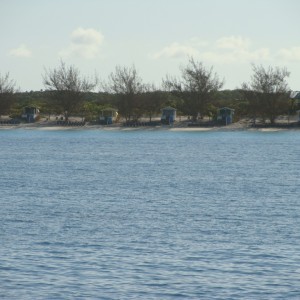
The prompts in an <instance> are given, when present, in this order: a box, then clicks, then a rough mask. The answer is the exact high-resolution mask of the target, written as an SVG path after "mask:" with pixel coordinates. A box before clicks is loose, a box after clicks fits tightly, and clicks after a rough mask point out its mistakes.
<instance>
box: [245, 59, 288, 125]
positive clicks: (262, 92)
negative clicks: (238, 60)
mask: <svg viewBox="0 0 300 300" xmlns="http://www.w3.org/2000/svg"><path fill="white" fill-rule="evenodd" d="M252 69H253V75H252V78H251V82H250V83H249V84H247V83H244V84H243V86H242V90H243V95H244V97H245V99H246V100H247V101H248V107H249V112H250V113H251V114H252V117H253V119H254V121H255V120H256V118H257V117H260V118H262V120H263V121H265V120H266V119H269V121H270V123H271V124H274V123H275V119H276V117H278V116H279V115H281V114H284V113H287V112H288V109H289V92H290V90H289V88H288V84H287V82H286V78H287V77H289V75H290V73H289V72H288V71H287V70H286V69H285V68H282V69H280V68H272V67H269V68H268V69H265V68H264V67H262V66H255V65H253V66H252Z"/></svg>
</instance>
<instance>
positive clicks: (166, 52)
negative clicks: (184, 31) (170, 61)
mask: <svg viewBox="0 0 300 300" xmlns="http://www.w3.org/2000/svg"><path fill="white" fill-rule="evenodd" d="M197 54H198V51H197V49H195V48H194V47H192V46H189V45H180V44H179V43H173V44H171V45H169V46H166V47H164V48H163V49H162V50H160V51H158V52H156V53H154V54H153V55H152V58H154V59H159V58H165V57H166V58H178V57H186V56H189V55H190V56H196V55H197Z"/></svg>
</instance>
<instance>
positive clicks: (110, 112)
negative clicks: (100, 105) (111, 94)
mask: <svg viewBox="0 0 300 300" xmlns="http://www.w3.org/2000/svg"><path fill="white" fill-rule="evenodd" d="M117 117H118V111H117V110H116V109H114V108H111V107H108V108H104V109H102V110H101V114H100V117H99V122H100V124H103V125H109V124H112V123H114V122H115V121H116V119H117Z"/></svg>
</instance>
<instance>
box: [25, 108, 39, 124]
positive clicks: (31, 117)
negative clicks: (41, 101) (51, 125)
mask: <svg viewBox="0 0 300 300" xmlns="http://www.w3.org/2000/svg"><path fill="white" fill-rule="evenodd" d="M39 114H40V110H39V108H38V107H36V106H25V107H24V108H23V112H22V116H21V117H22V119H26V121H27V122H29V123H32V122H34V121H35V120H36V119H37V118H38V116H39Z"/></svg>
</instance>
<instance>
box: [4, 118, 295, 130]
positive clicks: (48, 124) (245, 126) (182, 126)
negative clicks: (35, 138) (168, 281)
mask: <svg viewBox="0 0 300 300" xmlns="http://www.w3.org/2000/svg"><path fill="white" fill-rule="evenodd" d="M16 129H24V130H44V131H49V130H52V131H53V130H73V131H74V130H76V131H77V130H78V131H80V130H105V131H115V130H118V131H157V130H169V131H178V132H184V131H189V132H204V131H236V130H250V131H251V130H255V131H261V132H276V131H284V130H299V129H300V126H299V125H298V126H291V127H288V126H282V123H278V124H277V126H276V125H275V126H272V127H269V126H268V125H266V126H265V127H263V126H259V127H252V126H251V124H250V123H249V122H245V121H239V122H236V123H233V124H230V125H227V126H193V127H189V126H188V123H187V122H185V121H183V122H180V121H178V122H175V123H174V124H173V125H158V126H136V127H135V126H124V125H123V123H117V124H112V125H99V124H96V125H95V124H89V123H86V124H85V125H83V126H62V125H57V122H55V121H45V120H43V121H39V122H35V123H20V124H1V125H0V130H16Z"/></svg>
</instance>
